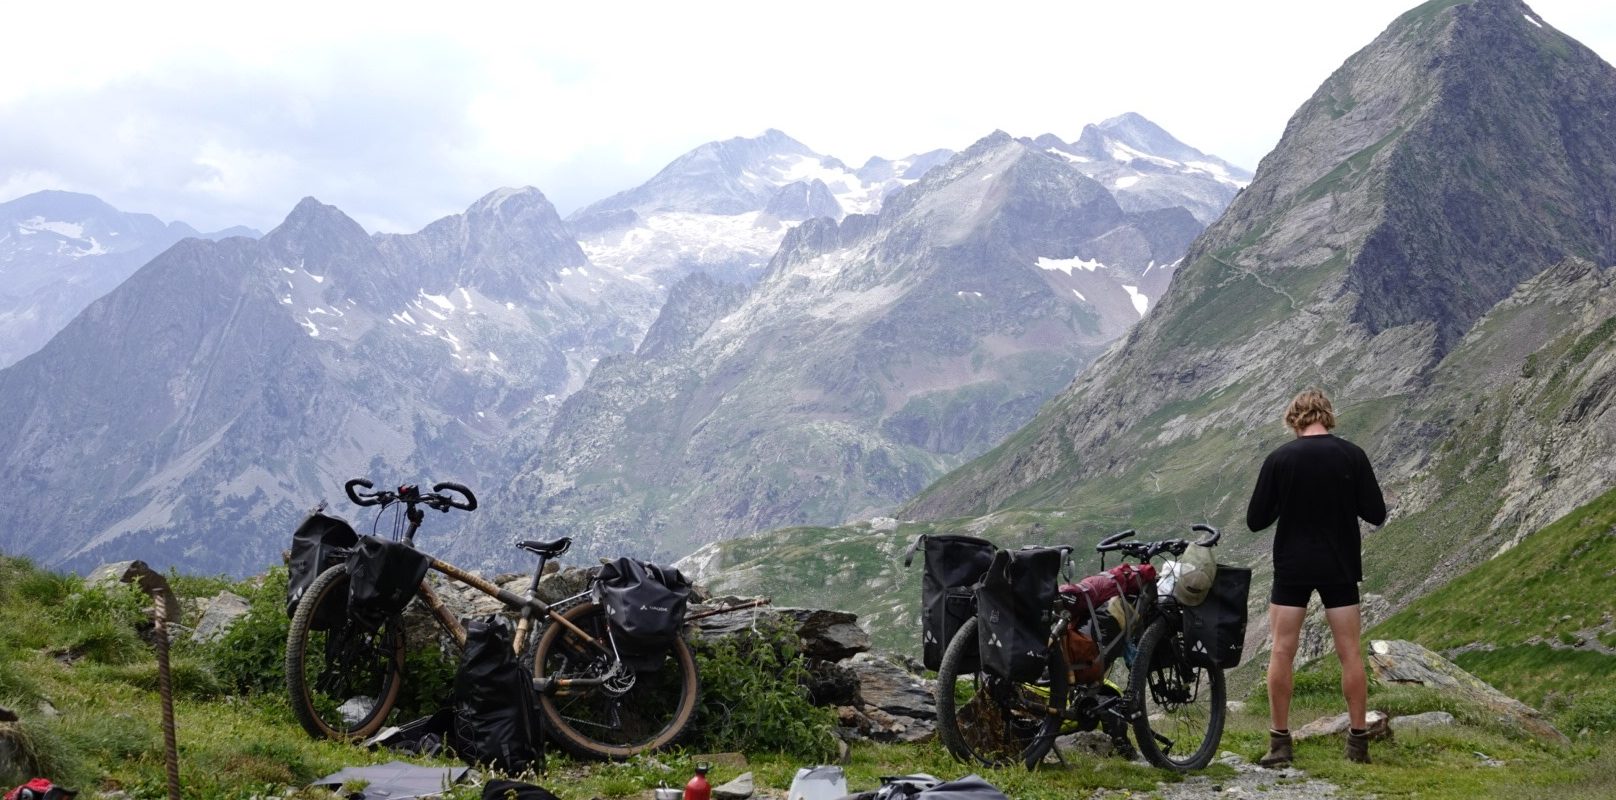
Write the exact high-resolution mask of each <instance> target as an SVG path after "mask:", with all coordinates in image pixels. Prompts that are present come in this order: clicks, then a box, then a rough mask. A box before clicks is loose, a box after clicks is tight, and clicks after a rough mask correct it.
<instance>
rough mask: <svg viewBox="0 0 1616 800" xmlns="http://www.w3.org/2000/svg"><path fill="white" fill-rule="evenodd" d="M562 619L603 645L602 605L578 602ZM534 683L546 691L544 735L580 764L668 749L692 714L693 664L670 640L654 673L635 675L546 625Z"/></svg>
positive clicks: (684, 648)
mask: <svg viewBox="0 0 1616 800" xmlns="http://www.w3.org/2000/svg"><path fill="white" fill-rule="evenodd" d="M562 616H563V617H565V618H566V619H567V621H569V622H571V623H573V624H574V625H577V626H578V627H579V628H580V629H582V630H583V631H584V632H585V633H587V634H589V635H590V636H592V637H594V638H595V639H597V640H599V641H602V642H606V641H608V639H607V637H608V636H609V631H608V630H607V624H606V613H605V610H604V609H603V608H602V607H601V606H599V605H596V604H594V603H583V604H580V605H577V606H574V607H572V608H570V609H567V610H566V611H564V612H562ZM614 668H615V669H616V673H615V674H614V673H613V670H614ZM533 677H534V678H535V680H537V681H538V682H539V683H540V685H541V686H546V688H545V689H544V691H542V692H541V693H540V695H539V710H540V711H541V712H542V713H543V714H544V721H545V724H546V725H548V726H549V731H548V732H549V733H551V734H553V735H554V737H555V740H556V741H557V742H558V743H560V745H561V746H562V748H564V749H565V750H567V752H569V753H572V754H573V755H576V756H580V757H584V758H598V759H611V760H617V759H624V758H629V757H631V756H635V755H638V754H640V753H643V752H647V751H650V750H656V749H658V748H662V747H666V746H668V745H669V744H671V743H673V741H674V740H676V739H678V738H679V735H680V734H682V733H684V730H685V728H686V726H688V725H689V724H690V720H691V719H692V718H693V717H694V716H695V713H696V696H697V692H698V689H699V682H698V680H697V676H696V658H695V656H693V655H692V654H691V652H690V646H689V645H687V644H685V640H684V639H683V638H682V637H681V638H678V639H675V640H674V641H673V646H672V648H671V649H670V651H669V652H668V656H667V658H666V659H665V660H664V661H663V662H662V665H661V668H660V669H656V670H635V669H634V668H632V667H630V666H629V665H628V664H625V663H623V662H622V661H620V660H618V659H617V658H615V657H613V656H611V655H607V654H604V653H601V652H600V651H599V650H597V649H595V648H593V647H591V646H589V644H588V643H586V642H585V641H584V640H583V639H582V638H580V637H579V636H578V635H577V634H575V633H573V632H572V631H570V630H568V629H567V627H566V626H565V625H562V624H560V623H556V622H551V623H550V624H549V625H547V626H545V629H544V635H542V636H540V637H539V643H538V646H537V647H536V648H535V649H534V651H533ZM601 678H606V679H607V680H605V682H603V683H600V684H598V685H567V684H566V682H567V681H568V680H578V679H582V680H589V681H595V680H599V679H601Z"/></svg>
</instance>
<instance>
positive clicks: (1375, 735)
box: [1291, 711, 1392, 741]
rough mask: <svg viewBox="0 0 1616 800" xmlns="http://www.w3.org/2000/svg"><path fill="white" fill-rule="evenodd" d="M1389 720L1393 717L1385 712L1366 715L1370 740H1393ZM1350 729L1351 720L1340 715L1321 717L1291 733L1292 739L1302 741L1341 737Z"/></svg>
mask: <svg viewBox="0 0 1616 800" xmlns="http://www.w3.org/2000/svg"><path fill="white" fill-rule="evenodd" d="M1389 719H1391V717H1390V716H1389V715H1388V714H1387V713H1386V712H1384V711H1370V712H1369V713H1368V714H1366V715H1365V722H1366V723H1368V725H1369V738H1371V739H1388V738H1391V735H1392V730H1391V727H1390V726H1389V725H1388V722H1387V721H1388V720H1389ZM1349 727H1351V720H1350V719H1349V718H1348V716H1347V715H1346V714H1338V715H1336V716H1334V717H1320V718H1318V719H1316V720H1313V721H1312V722H1309V723H1308V724H1306V725H1303V726H1302V727H1300V728H1297V729H1296V730H1295V731H1293V732H1292V733H1291V738H1293V739H1295V740H1297V741H1301V740H1303V739H1312V738H1314V737H1317V736H1339V735H1341V734H1343V733H1346V732H1347V728H1349Z"/></svg>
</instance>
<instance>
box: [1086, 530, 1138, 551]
mask: <svg viewBox="0 0 1616 800" xmlns="http://www.w3.org/2000/svg"><path fill="white" fill-rule="evenodd" d="M1135 533H1137V531H1135V530H1134V529H1133V528H1129V529H1127V530H1125V531H1121V532H1119V533H1113V534H1111V535H1110V536H1107V537H1105V538H1104V539H1101V540H1100V543H1099V544H1097V545H1095V546H1094V550H1095V552H1098V553H1105V552H1109V551H1111V550H1115V549H1117V543H1118V542H1121V541H1122V540H1123V539H1126V538H1128V537H1130V536H1132V535H1134V534H1135Z"/></svg>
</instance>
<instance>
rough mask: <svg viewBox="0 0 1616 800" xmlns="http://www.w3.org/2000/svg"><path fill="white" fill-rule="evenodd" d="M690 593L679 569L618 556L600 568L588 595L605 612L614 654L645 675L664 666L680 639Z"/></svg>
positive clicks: (687, 580) (688, 584)
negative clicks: (671, 649) (592, 597)
mask: <svg viewBox="0 0 1616 800" xmlns="http://www.w3.org/2000/svg"><path fill="white" fill-rule="evenodd" d="M690 589H691V585H690V579H688V578H686V577H685V576H684V574H683V573H681V572H679V570H676V569H673V568H671V567H659V566H657V565H656V564H651V563H647V562H644V561H635V560H634V559H632V558H619V559H617V560H615V561H608V562H607V563H605V564H603V565H601V568H600V572H599V573H598V574H597V575H596V578H595V582H594V585H593V586H592V588H591V591H592V592H593V594H594V599H595V602H597V603H599V604H600V605H601V607H602V608H604V609H606V620H607V622H609V623H610V624H611V628H612V641H614V642H615V643H616V644H617V652H618V654H619V655H621V656H622V657H623V661H625V662H626V663H628V665H629V666H631V667H633V668H634V669H636V670H639V671H642V672H647V671H654V670H656V669H657V668H659V667H661V666H662V662H663V661H664V660H665V659H666V658H667V655H668V648H670V647H672V646H673V640H674V639H677V638H678V637H679V629H680V628H683V627H684V624H685V608H686V606H687V605H688V604H689V602H690Z"/></svg>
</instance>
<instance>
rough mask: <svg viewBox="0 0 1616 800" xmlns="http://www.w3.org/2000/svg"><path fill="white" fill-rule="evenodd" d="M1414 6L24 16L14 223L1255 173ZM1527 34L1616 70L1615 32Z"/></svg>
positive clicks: (1570, 3)
mask: <svg viewBox="0 0 1616 800" xmlns="http://www.w3.org/2000/svg"><path fill="white" fill-rule="evenodd" d="M1413 4H1414V0H1362V2H1358V3H1352V4H1337V5H1327V4H1316V3H1295V2H1289V1H1288V0H1260V1H1258V0H1249V1H1247V2H1228V3H1115V4H1093V3H1070V2H1064V3H1053V2H1051V3H1034V2H1009V1H1008V0H1007V2H1002V3H997V4H993V5H986V4H970V5H960V6H946V5H940V4H936V3H924V4H922V3H862V2H860V3H855V2H844V1H842V0H832V1H830V2H821V3H815V4H812V5H807V6H804V5H801V4H793V5H779V4H761V3H755V2H747V3H742V2H721V3H701V4H690V3H662V2H658V3H651V2H619V3H610V4H606V3H594V4H591V3H580V4H564V5H563V4H545V3H522V4H516V3H493V4H487V3H473V4H459V5H455V6H444V5H441V4H418V3H417V4H410V3H386V4H380V3H347V2H344V3H331V2H322V3H318V4H316V3H308V2H297V1H292V2H282V3H277V4H274V5H271V6H254V7H245V6H236V5H232V4H219V3H184V4H163V5H162V6H160V8H161V9H162V11H161V12H154V11H153V10H152V9H153V7H152V6H150V5H145V4H129V3H106V4H77V5H74V4H67V3H55V4H43V3H40V4H26V5H19V6H17V7H15V8H10V9H8V11H7V14H8V25H7V27H8V30H9V32H10V35H8V36H7V46H6V47H5V48H0V74H6V75H11V76H14V77H13V79H11V80H8V81H4V82H0V199H6V198H7V197H9V196H14V195H15V194H19V193H22V192H25V191H29V190H32V189H35V188H46V186H45V185H42V183H44V184H49V185H51V186H54V187H56V188H72V189H77V190H80V191H88V192H92V193H95V194H98V195H100V196H102V197H103V198H105V199H107V200H108V201H110V202H112V203H113V204H114V205H117V206H119V207H122V208H126V209H129V210H140V211H149V212H152V213H156V214H158V215H160V216H163V217H165V218H170V219H174V218H177V219H183V220H186V221H187V222H191V223H192V224H195V225H197V226H199V227H204V228H216V227H223V226H225V225H230V224H238V223H244V224H250V225H254V226H257V227H260V228H267V227H271V226H273V225H274V224H276V223H277V222H278V221H279V220H280V218H281V217H282V216H283V215H284V214H285V212H286V211H287V210H288V209H290V208H291V206H292V205H293V204H295V203H296V202H297V200H298V199H299V198H301V197H303V196H305V195H314V196H316V197H319V198H320V199H321V200H323V201H325V202H328V203H333V204H335V205H337V206H339V207H341V208H343V209H344V210H345V211H347V212H349V213H350V214H351V215H353V216H354V217H355V218H356V219H360V220H361V221H365V224H366V225H367V227H374V226H380V227H384V228H386V229H391V230H414V229H416V228H419V227H420V226H422V225H424V224H425V223H426V222H428V221H430V220H431V219H433V218H435V217H436V216H439V215H441V214H444V213H451V212H453V211H456V210H460V209H462V208H464V207H465V206H466V205H467V204H469V203H470V202H471V201H472V200H474V199H475V198H476V197H478V196H480V195H481V194H483V193H484V192H486V191H488V190H490V189H492V188H494V187H496V186H505V185H524V184H526V185H534V186H537V187H539V188H540V189H542V190H543V191H544V192H545V193H546V195H548V196H549V197H550V198H551V199H552V201H554V202H555V203H556V205H557V206H558V207H560V208H561V209H562V211H563V213H565V212H566V211H569V210H571V209H573V208H576V207H578V206H581V205H584V204H586V203H588V202H590V201H592V200H595V199H598V198H600V197H603V196H605V195H607V194H610V193H612V192H614V191H618V190H620V189H623V188H627V187H629V186H631V185H633V184H635V183H638V182H639V181H642V180H644V179H645V178H647V177H649V176H650V175H651V174H652V173H654V172H655V171H656V170H657V169H660V168H661V167H662V166H663V164H665V163H666V162H667V161H669V160H671V159H672V158H673V157H675V156H677V155H678V154H679V153H680V152H682V151H684V150H686V149H689V148H690V147H693V146H695V145H698V144H700V143H702V142H705V141H709V140H713V139H720V138H727V137H730V136H736V135H753V134H756V133H758V132H761V131H762V130H764V129H765V128H769V127H775V128H780V129H781V130H784V131H786V132H787V133H789V134H791V135H792V136H794V137H796V138H798V139H800V140H802V141H803V142H805V143H807V144H808V145H810V146H812V147H814V148H815V149H817V150H819V151H821V152H824V153H827V154H831V155H835V156H837V157H839V158H842V159H843V160H844V161H847V162H849V163H853V164H857V163H861V162H862V161H863V160H864V159H865V158H867V157H869V156H871V155H877V154H879V155H887V156H900V155H904V154H907V153H911V152H916V151H921V150H928V149H931V148H935V147H952V148H961V147H964V146H966V145H968V144H969V143H970V142H972V141H974V140H975V139H977V138H979V137H980V136H982V135H984V134H986V133H987V132H989V131H991V130H993V129H995V128H1002V129H1004V130H1008V131H1010V132H1012V133H1015V134H1018V135H1036V134H1039V133H1043V132H1046V131H1047V132H1053V133H1055V134H1057V135H1060V136H1062V137H1063V138H1068V139H1069V138H1074V137H1076V135H1077V134H1078V132H1079V131H1080V130H1081V127H1082V125H1083V124H1084V123H1086V122H1093V121H1098V120H1100V119H1103V118H1105V117H1108V116H1111V115H1114V114H1117V113H1121V112H1123V111H1128V110H1135V111H1139V112H1140V113H1143V114H1144V115H1145V116H1147V117H1150V118H1151V119H1153V120H1155V121H1156V122H1158V123H1160V124H1161V125H1162V126H1163V127H1165V128H1167V129H1168V130H1169V131H1172V132H1173V133H1174V134H1175V135H1177V136H1179V137H1180V138H1182V139H1183V140H1185V141H1187V142H1189V143H1190V144H1192V145H1195V146H1196V147H1199V148H1201V149H1203V150H1206V151H1208V152H1212V153H1216V154H1218V155H1221V156H1223V157H1225V158H1228V159H1230V160H1232V161H1234V162H1236V163H1239V164H1242V165H1244V166H1247V167H1254V166H1256V162H1257V160H1258V159H1259V158H1260V157H1261V156H1262V155H1263V154H1264V153H1265V152H1266V151H1267V150H1268V149H1269V148H1270V147H1271V146H1272V145H1273V143H1274V142H1275V141H1277V140H1278V138H1279V135H1280V133H1281V131H1282V130H1283V127H1284V124H1285V121H1286V119H1288V117H1289V116H1290V114H1291V113H1292V112H1293V111H1294V110H1295V108H1296V107H1297V106H1298V105H1300V104H1301V102H1302V101H1303V100H1305V99H1306V98H1307V97H1308V96H1309V95H1310V94H1311V93H1312V91H1313V90H1314V88H1316V87H1317V85H1318V84H1319V83H1320V82H1321V81H1322V80H1323V79H1324V78H1325V77H1326V76H1327V75H1328V74H1329V73H1330V72H1331V71H1333V70H1334V69H1335V68H1336V67H1337V66H1338V65H1339V64H1340V63H1341V62H1342V61H1343V60H1344V59H1345V58H1346V57H1347V56H1348V55H1350V54H1351V53H1352V52H1353V51H1355V50H1356V49H1358V48H1359V47H1362V46H1363V45H1364V44H1367V43H1368V42H1369V41H1370V40H1371V39H1372V38H1373V37H1374V36H1375V35H1376V34H1378V33H1379V32H1380V31H1381V30H1383V29H1384V28H1385V26H1386V25H1387V24H1389V23H1390V22H1391V20H1392V19H1393V18H1395V17H1396V16H1397V15H1398V14H1399V13H1401V12H1402V11H1404V10H1406V8H1407V7H1409V6H1411V5H1413ZM1534 10H1535V11H1536V12H1538V13H1539V15H1540V18H1541V19H1543V20H1544V21H1545V22H1546V23H1548V24H1550V25H1552V26H1556V27H1559V28H1561V29H1562V30H1565V31H1567V32H1568V33H1570V34H1571V35H1573V36H1576V37H1578V38H1580V39H1582V40H1583V41H1584V42H1585V43H1587V44H1588V45H1590V46H1591V47H1593V48H1594V49H1595V50H1596V51H1599V52H1602V53H1604V54H1606V55H1612V54H1616V4H1606V3H1598V4H1595V3H1585V2H1577V1H1576V0H1545V1H1544V2H1537V3H1534ZM232 14H234V15H235V16H232ZM1523 24H1524V23H1523ZM22 76H26V77H22ZM47 179H48V180H47ZM49 181H57V182H56V183H53V184H50V183H49Z"/></svg>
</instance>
